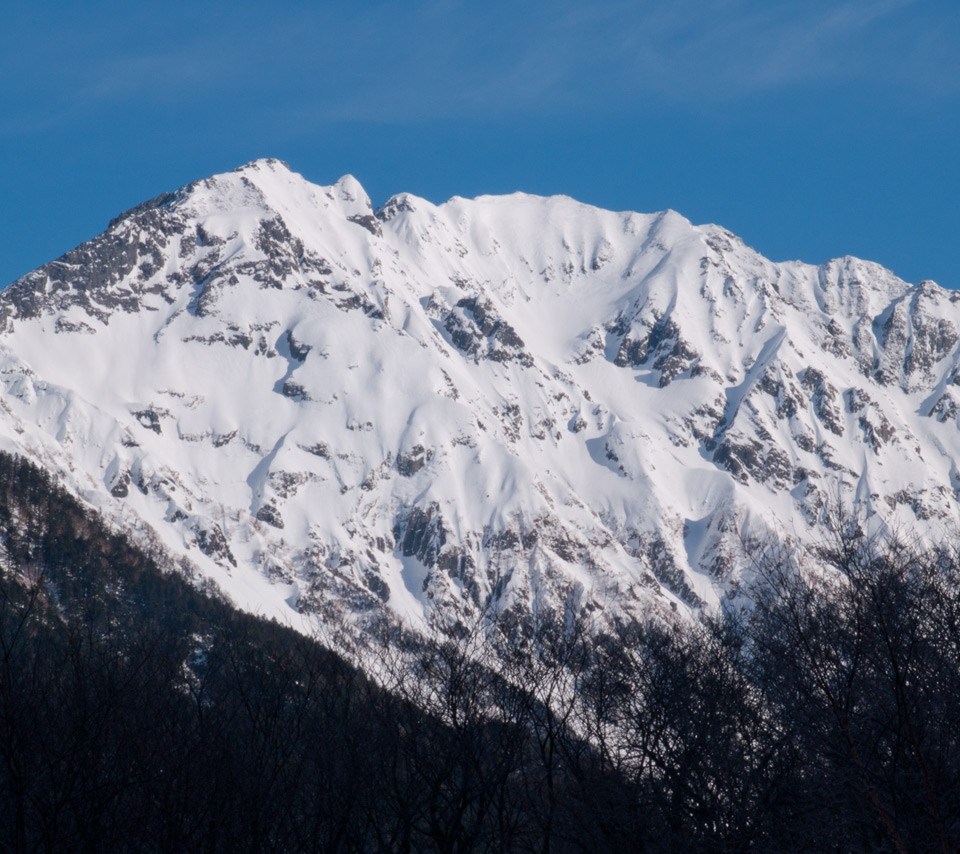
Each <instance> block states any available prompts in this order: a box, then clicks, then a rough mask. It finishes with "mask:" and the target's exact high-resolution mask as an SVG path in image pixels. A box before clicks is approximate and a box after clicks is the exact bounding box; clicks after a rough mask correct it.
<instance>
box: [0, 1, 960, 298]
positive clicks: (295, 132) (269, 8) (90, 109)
mask: <svg viewBox="0 0 960 854" xmlns="http://www.w3.org/2000/svg"><path fill="white" fill-rule="evenodd" d="M958 45H960V3H957V2H956V0H869V2H868V0H834V2H822V0H805V2H778V0H762V2H761V1H760V0H671V2H656V3H654V2H645V0H633V1H632V2H623V0H593V1H592V2H589V3H586V2H570V0H552V2H526V3H524V2H520V0H513V2H501V0H486V2H483V3H479V2H456V0H432V2H417V1H416V0H405V2H399V0H368V2H363V0H354V2H350V3H346V2H345V3H322V2H321V3H317V2H314V3H307V2H283V0H279V2H274V3H271V4H267V3H260V2H243V0H234V2H230V3H226V2H219V0H213V2H205V3H197V2H196V0H193V2H190V3H187V2H180V0H168V2H165V3H163V4H162V5H161V4H159V3H153V2H142V3H135V4H131V3H128V2H123V3H121V2H101V0H89V2H86V3H83V4H74V3H69V4H68V3H65V2H43V0H34V2H30V3H26V2H20V0H4V3H3V4H2V6H0V283H5V282H8V281H11V280H12V279H14V278H16V277H17V276H18V275H21V274H23V273H25V272H27V271H29V270H30V269H32V268H34V267H36V266H38V265H39V264H41V263H43V262H45V261H47V260H50V259H51V258H53V257H55V256H56V255H59V254H60V253H61V252H63V251H65V250H67V249H69V248H70V247H72V246H74V245H75V244H77V243H79V242H81V241H83V240H85V239H87V238H89V237H92V236H94V235H95V234H97V233H98V232H100V231H101V230H103V228H104V227H105V226H106V224H107V222H108V221H109V219H110V218H111V217H113V216H115V215H116V214H117V213H119V212H120V211H122V210H124V209H126V208H128V207H131V206H133V205H135V204H137V203H138V202H140V201H143V200H144V199H146V198H150V197H152V196H155V195H157V194H159V193H161V192H164V191H167V190H172V189H175V188H177V187H178V186H180V185H182V184H184V183H187V182H188V181H191V180H193V179H195V178H200V177H205V176H206V175H209V174H213V173H215V172H220V171H224V170H228V169H231V168H233V167H235V166H238V165H240V164H242V163H244V162H246V161H248V160H252V159H254V158H257V157H264V156H273V157H280V158H282V159H284V160H287V161H288V162H289V163H290V164H291V166H292V167H293V168H294V169H296V170H297V171H298V172H301V173H303V174H304V175H305V176H306V177H307V178H308V179H310V180H312V181H315V182H317V183H332V182H333V181H335V180H336V179H337V178H338V177H340V175H342V174H344V173H346V172H350V173H352V174H354V175H356V176H357V178H359V180H360V181H361V183H362V184H363V185H364V186H365V188H366V189H367V192H368V193H369V194H370V196H371V197H372V198H373V200H374V202H375V203H379V202H383V201H385V200H386V199H387V198H388V197H389V196H390V195H392V194H394V193H396V192H401V191H408V192H412V193H416V194H417V195H421V196H425V197H426V198H428V199H431V200H433V201H437V202H439V201H443V200H444V199H446V198H448V197H449V196H451V195H461V196H472V195H477V194H480V193H501V192H511V191H513V190H524V191H527V192H533V193H544V194H549V193H565V194H567V195H571V196H574V197H576V198H579V199H581V200H583V201H586V202H590V203H592V204H596V205H600V206H603V207H609V208H614V209H631V210H640V211H654V210H660V209H663V208H666V207H671V208H674V209H676V210H679V211H680V212H681V213H683V214H684V215H685V216H687V217H689V218H690V219H692V220H693V221H695V222H719V223H721V224H723V225H725V226H726V227H728V228H730V229H731V230H733V231H735V232H736V233H738V234H739V235H740V236H741V237H743V239H744V240H745V241H746V242H747V243H749V244H751V245H752V246H754V247H756V248H757V249H758V250H760V251H761V252H763V253H764V254H765V255H767V256H769V257H771V258H773V259H774V260H785V259H792V258H800V259H802V260H804V261H810V262H814V263H819V262H822V261H825V260H826V259H828V258H830V257H834V256H837V255H844V254H852V255H859V256H861V257H865V258H869V259H871V260H875V261H879V262H880V263H882V264H884V265H886V266H888V267H890V268H891V269H893V270H894V272H896V273H897V274H898V275H900V276H902V277H903V278H905V279H907V280H909V281H918V280H920V279H925V278H932V279H935V280H936V281H938V282H940V283H941V284H943V285H945V286H949V287H960V264H957V263H956V262H955V260H954V256H955V255H957V254H960V239H958V232H960V207H958V201H957V200H958V197H960V47H958Z"/></svg>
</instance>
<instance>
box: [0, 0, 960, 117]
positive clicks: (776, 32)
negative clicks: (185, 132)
mask: <svg viewBox="0 0 960 854" xmlns="http://www.w3.org/2000/svg"><path fill="white" fill-rule="evenodd" d="M953 5H954V4H953V3H949V4H946V3H941V2H937V0H930V2H923V3H920V2H919V0H842V1H841V2H836V0H833V2H828V0H808V2H805V3H797V2H792V0H791V2H784V0H765V2H763V0H673V2H670V3H667V2H649V0H647V1H646V2H644V0H641V2H637V1H636V0H605V2H597V3H592V4H584V3H582V2H581V0H554V2H551V3H546V2H535V3H530V4H516V3H508V2H504V0H488V2H486V3H483V4H477V3H468V2H465V0H426V2H419V3H410V2H398V0H379V2H371V3H365V4H354V5H352V6H350V7H348V8H346V9H344V8H342V7H341V8H339V9H335V8H331V6H328V5H320V6H319V7H309V6H305V5H304V6H301V5H300V4H290V5H289V6H287V7H281V8H279V10H278V9H271V10H270V14H265V7H263V6H261V5H260V4H257V3H246V4H244V3H240V4H239V5H238V6H237V7H235V8H233V7H232V8H231V14H230V15H225V14H223V12H224V9H217V8H215V7H210V8H211V9H212V11H210V9H207V11H206V12H201V11H198V10H197V9H196V7H194V6H191V7H190V8H189V10H188V7H187V5H186V4H182V6H183V8H178V6H177V5H176V4H175V5H174V6H173V7H171V12H170V14H171V21H174V18H175V16H176V15H178V14H183V16H184V17H183V23H182V24H180V25H179V26H177V25H174V24H173V23H170V25H169V26H167V27H166V28H165V29H163V30H162V31H161V32H159V33H157V32H154V30H153V29H152V28H151V27H150V26H148V24H149V23H150V22H149V21H148V20H147V16H146V15H145V14H140V15H139V16H138V15H136V14H133V13H131V14H129V15H128V17H127V18H125V19H123V20H122V21H121V22H120V24H116V25H113V29H112V30H111V29H110V28H109V27H106V28H103V29H97V25H99V26H101V27H104V26H105V25H104V24H103V22H90V25H89V26H88V27H87V29H86V30H83V29H82V28H81V32H80V33H79V34H75V35H74V37H73V39H72V40H65V39H56V38H55V39H53V40H44V41H43V43H42V44H38V45H37V46H36V51H34V56H35V58H36V59H37V60H38V61H36V62H35V63H33V64H31V65H30V66H29V67H25V66H24V65H23V61H22V58H20V57H15V58H11V54H9V53H8V54H7V58H6V59H0V80H2V82H3V86H2V87H0V132H5V133H23V132H27V131H29V129H31V128H33V129H35V130H45V129H49V128H50V127H51V126H56V125H58V124H60V125H67V124H69V123H70V122H72V121H77V120H79V119H80V118H82V117H83V116H88V115H92V114H95V113H97V111H106V110H112V109H115V108H117V107H124V108H133V109H150V108H151V107H153V108H155V109H157V110H160V111H166V112H169V113H172V114H176V112H177V110H178V108H179V107H180V106H182V105H191V106H195V105H198V104H202V103H206V104H208V105H209V109H210V110H226V109H227V108H228V107H229V106H231V105H235V104H238V103H241V102H243V101H244V100H245V101H246V103H247V104H248V105H249V109H251V110H254V111H258V112H260V113H261V114H262V115H263V117H264V119H265V120H270V121H277V122H287V123H289V125H290V126H291V127H292V128H295V127H303V128H304V129H308V128H309V127H310V126H311V125H315V124H317V123H320V122H327V123H329V122H343V121H373V122H386V123H389V122H399V121H416V120H426V119H450V120H456V119H459V118H466V117H470V118H478V119H483V118H502V117H504V116H509V115H512V114H531V113H532V114H536V113H538V112H542V113H555V112H557V111H564V110H567V111H579V110H592V111H595V112H597V111H599V112H606V113H609V112H611V111H618V110H634V109H636V108H637V107H638V106H639V105H641V104H642V103H643V102H644V101H645V100H646V99H650V98H656V99H660V100H662V101H667V102H675V103H679V104H686V105H696V104H698V103H699V104H708V103H710V104H715V103H717V102H718V101H721V102H722V101H736V100H738V99H743V98H748V97H751V96H754V95H756V94H758V93H761V94H762V93H769V92H776V91H778V90H780V89H784V88H787V87H796V86H814V87H815V86H833V87H836V86H843V85H848V84H851V83H855V84H858V85H867V86H871V85H872V86H876V87H884V86H887V87H889V86H901V87H903V88H905V89H909V90H911V91H916V92H920V93H921V94H923V95H924V96H929V97H937V96H941V97H942V96H944V95H947V96H954V95H956V94H957V92H958V87H960V59H958V57H957V51H956V49H955V44H956V43H957V39H960V10H953ZM932 7H940V9H939V10H936V9H933V8H932ZM204 8H207V7H204ZM188 11H189V12H190V16H187V12H188ZM186 22H190V23H191V24H194V25H193V26H189V27H188V26H186V25H185V24H186ZM145 34H146V35H145ZM0 46H2V45H0ZM25 50H27V51H29V50H30V47H29V46H27V47H26V48H25Z"/></svg>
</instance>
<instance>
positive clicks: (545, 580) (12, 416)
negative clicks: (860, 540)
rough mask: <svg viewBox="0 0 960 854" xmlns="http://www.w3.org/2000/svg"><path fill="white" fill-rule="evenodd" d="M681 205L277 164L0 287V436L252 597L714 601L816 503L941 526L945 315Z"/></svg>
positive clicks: (179, 195) (225, 180)
mask: <svg viewBox="0 0 960 854" xmlns="http://www.w3.org/2000/svg"><path fill="white" fill-rule="evenodd" d="M957 300H958V295H957V294H954V293H951V292H948V291H944V290H942V289H941V288H939V287H937V286H936V285H934V284H931V283H920V284H918V285H912V286H911V285H908V284H906V283H904V282H902V281H901V280H899V279H898V278H896V277H895V276H894V275H893V274H891V273H890V272H888V271H887V270H884V269H883V268H881V267H879V266H877V265H875V264H871V263H867V262H863V261H859V260H856V259H853V258H844V259H839V260H834V261H831V262H829V263H827V264H825V265H823V266H821V267H814V266H810V265H806V264H801V263H799V262H792V263H781V264H775V263H772V262H770V261H768V260H766V259H765V258H763V257H761V256H760V255H758V254H757V253H756V252H755V251H753V250H752V249H750V248H749V247H747V246H745V245H744V244H743V243H742V242H741V241H740V240H739V239H738V238H737V237H735V236H734V235H732V234H730V233H729V232H727V231H725V230H724V229H722V228H719V227H717V226H712V225H710V226H694V225H691V224H690V223H689V222H688V221H687V220H686V219H684V218H683V217H682V216H680V215H679V214H677V213H674V212H672V211H666V212H663V213H658V214H653V215H646V214H637V213H612V212H609V211H603V210H598V209H596V208H592V207H589V206H586V205H583V204H579V203H577V202H575V201H574V200H572V199H569V198H566V197H552V198H540V197H535V196H528V195H523V194H515V195H512V196H505V197H490V196H486V197H480V198H477V199H473V200H467V199H461V198H454V199H451V200H450V201H448V202H446V203H445V204H443V205H440V206H436V205H433V204H431V203H429V202H427V201H424V200H423V199H419V198H416V197H413V196H410V195H399V196H395V197H393V198H392V199H390V200H389V201H388V202H387V203H386V204H385V205H383V207H381V208H378V209H374V208H373V207H372V205H371V202H370V200H369V198H368V197H367V195H366V193H365V192H364V190H363V188H362V187H361V186H360V184H359V183H358V182H357V181H356V180H355V179H353V178H352V177H350V176H346V177H344V178H342V179H341V180H340V181H338V182H337V183H336V184H335V185H333V186H332V187H319V186H315V185H312V184H310V183H308V182H307V181H305V180H304V179H303V178H302V177H301V176H299V175H297V174H295V173H293V172H291V171H290V170H289V169H288V168H287V166H286V165H285V164H282V163H280V162H279V161H275V160H261V161H257V162H255V163H251V164H249V165H247V166H244V167H242V168H241V169H239V170H237V171H235V172H233V173H229V174H224V175H217V176H215V177H213V178H210V179H208V180H204V181H199V182H197V183H195V184H191V185H190V186H187V187H185V188H183V189H181V190H179V191H178V192H176V193H174V194H167V195H164V196H160V197H159V198H157V199H154V200H153V201H151V202H147V203H146V204H143V205H141V206H139V207H137V208H135V209H133V210H131V211H129V212H128V213H126V214H124V215H122V216H120V217H118V218H117V219H116V220H114V221H113V222H112V223H111V224H110V226H109V228H108V229H107V231H106V232H104V233H103V234H102V235H100V236H99V237H97V238H96V239H94V240H92V241H91V242H89V243H86V244H84V245H82V246H80V247H78V248H77V249H75V250H73V251H72V252H69V253H67V254H66V255H64V256H63V257H62V258H60V259H58V260H56V261H54V262H52V263H50V264H48V265H46V266H44V267H42V268H40V269H39V270H37V271H35V272H33V273H31V274H29V275H27V276H25V277H24V278H22V279H20V280H19V281H17V282H15V283H13V284H12V285H10V286H9V287H8V288H6V289H5V290H4V291H2V292H0V380H2V384H0V406H2V412H0V445H2V447H4V448H6V449H10V450H16V451H18V452H20V453H23V454H25V455H27V456H29V457H31V458H33V459H34V460H36V461H38V462H39V463H40V464H42V465H43V466H45V467H46V468H47V469H49V470H50V471H51V472H52V473H54V474H55V475H56V476H57V477H58V478H61V479H62V480H63V482H64V483H65V484H66V485H67V486H68V487H70V488H71V489H73V490H75V491H76V492H77V493H78V494H79V495H81V496H82V497H83V498H84V499H85V500H86V501H88V502H90V503H91V504H92V505H93V506H95V507H97V508H98V509H99V510H100V511H101V512H102V513H103V514H104V516H105V517H106V518H107V519H108V520H110V521H111V522H112V523H113V524H115V525H116V526H118V527H123V528H126V529H129V530H131V531H134V532H136V534H137V536H138V537H139V538H140V539H141V541H143V542H147V543H152V544H156V545H157V546H160V547H162V548H164V549H165V550H166V551H167V552H168V553H169V554H172V555H174V556H177V557H178V559H181V561H182V565H183V567H184V568H185V569H186V570H187V571H191V572H195V573H197V574H198V577H199V578H209V579H211V580H212V581H214V582H215V583H216V584H217V585H218V586H219V587H220V588H221V589H222V590H223V591H225V592H226V593H227V594H228V595H229V596H231V597H232V598H233V600H234V601H235V602H236V603H237V604H238V605H240V606H241V607H244V608H247V609H249V610H253V611H257V612H261V613H264V614H267V615H270V616H278V617H280V618H282V619H285V620H288V621H292V622H294V623H296V622H297V621H298V620H300V619H301V618H300V616H299V615H300V614H307V615H318V616H319V617H320V618H321V619H327V620H329V619H339V618H340V617H341V616H347V617H350V618H352V619H359V620H361V621H363V620H370V619H376V617H377V616H378V615H379V614H382V613H383V609H384V606H386V607H387V608H389V609H392V610H393V611H394V612H396V613H399V614H401V615H403V616H404V617H406V618H407V619H408V620H409V621H411V622H412V623H413V624H423V623H424V622H425V623H427V624H435V625H452V624H456V623H457V622H459V621H461V620H464V619H467V618H470V617H472V615H474V614H476V613H477V611H478V610H479V609H481V608H493V609H495V610H497V611H499V612H501V613H504V614H507V615H517V616H523V615H524V614H526V613H528V612H529V611H530V609H531V608H535V607H537V606H538V605H539V604H543V603H546V604H550V605H556V604H560V603H563V602H573V603H575V604H577V605H578V606H582V607H587V608H590V609H607V610H608V611H609V610H616V609H623V610H626V611H628V612H630V613H633V614H638V615H639V614H643V613H647V612H649V611H650V610H651V609H664V608H674V609H677V608H680V609H682V608H684V607H688V606H689V607H693V608H697V607H700V606H702V605H715V604H717V603H718V602H719V601H720V599H721V598H722V597H724V596H731V595H735V594H736V592H737V590H738V587H739V586H740V584H741V583H742V581H743V579H744V577H745V574H749V566H750V557H751V549H752V548H753V547H754V545H755V544H756V543H758V542H761V541H763V540H764V539H766V538H768V537H770V536H776V537H778V538H780V539H783V540H788V541H792V542H798V543H805V542H814V541H816V540H817V539H819V538H820V537H821V536H822V534H823V524H824V521H825V520H826V519H827V517H828V516H829V515H830V513H832V512H833V508H835V507H836V506H837V505H838V504H845V505H846V506H847V507H848V508H853V507H857V508H858V509H859V510H861V511H862V512H864V513H866V514H869V515H870V516H872V517H873V523H874V524H884V523H885V524H890V525H893V526H895V527H897V528H899V529H900V530H903V529H904V528H906V529H908V530H911V531H916V532H917V533H919V534H921V535H923V536H926V537H929V538H935V537H939V536H941V535H942V534H943V532H944V531H946V530H950V529H953V528H955V527H957V526H958V521H960V505H958V487H960V471H958V460H960V432H958V415H960V409H958V406H960V389H958V388H957V387H956V386H958V385H960V379H958V376H960V373H958V370H960V347H958V340H960V339H958V336H960V305H958V304H957Z"/></svg>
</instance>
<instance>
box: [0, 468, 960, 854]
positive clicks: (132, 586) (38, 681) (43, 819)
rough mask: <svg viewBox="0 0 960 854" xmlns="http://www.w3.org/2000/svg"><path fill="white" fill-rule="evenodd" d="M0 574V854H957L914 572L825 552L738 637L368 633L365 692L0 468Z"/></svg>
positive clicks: (955, 804)
mask: <svg viewBox="0 0 960 854" xmlns="http://www.w3.org/2000/svg"><path fill="white" fill-rule="evenodd" d="M0 546H2V549H0V566H2V572H0V851H15V852H34V851H36V852H54V851H71V852H73V851H89V852H99V851H110V852H114V851H118V852H124V851H129V852H141V851H144V852H193V851H196V852H220V851H223V852H244V851H251V852H253V851H258V852H259V851H263V852H374V851H399V852H413V851H417V852H419V851H435V852H473V851H476V852H495V851H496V852H514V851H516V852H555V853H556V852H571V851H589V852H604V851H610V852H630V851H637V852H781V851H783V852H821V851H822V852H861V851H862V852H885V851H890V852H907V851H909V852H926V851H931V852H933V851H937V852H951V851H956V850H957V844H958V837H960V708H958V707H960V570H958V562H957V561H956V560H955V559H954V557H953V556H952V555H950V554H948V553H946V552H943V551H940V552H937V553H934V554H931V553H929V552H924V551H921V550H918V549H909V548H905V547H902V546H899V545H897V544H894V543H890V542H887V543H885V544H878V543H875V542H871V541H869V540H868V539H866V538H864V537H863V536H862V535H861V534H860V533H859V532H858V531H856V530H853V531H852V532H849V533H845V534H844V533H839V534H838V535H837V541H836V544H835V546H834V547H833V548H831V549H829V550H826V551H825V552H824V553H823V555H821V559H820V560H819V561H818V567H820V568H818V569H817V570H816V571H814V570H810V571H800V572H798V571H796V568H794V567H790V566H789V565H788V563H789V562H788V561H787V560H780V559H777V558H775V557H767V558H766V559H763V560H762V561H761V563H760V582H759V584H758V587H757V589H756V590H755V591H753V594H752V601H753V602H754V603H755V604H754V605H753V607H752V608H751V609H750V610H749V611H748V612H745V613H744V614H741V615H737V614H727V615H725V616H724V618H723V619H722V620H715V621H705V622H703V623H698V624H689V625H688V624H685V623H682V624H680V625H677V626H670V625H665V624H648V625H646V626H638V625H622V626H618V627H616V628H614V629H611V630H609V631H606V632H603V633H600V632H598V631H597V629H596V627H592V626H587V625H585V624H584V622H583V621H582V620H577V619H570V618H566V619H562V620H560V619H558V620H556V621H551V620H543V621H542V622H541V623H538V624H536V625H532V626H513V627H512V629H511V631H510V632H509V635H508V633H507V632H506V629H505V627H497V626H495V625H493V626H491V625H490V623H489V622H487V623H484V624H480V625H478V627H477V630H476V631H475V632H472V633H465V634H464V635H462V636H459V637H457V638H451V639H448V640H446V641H444V642H438V643H435V644H431V645H423V644H421V645H414V644H411V643H409V642H407V641H404V639H403V638H402V637H400V636H399V635H394V636H392V637H390V638H388V639H386V640H385V642H384V643H383V645H382V646H381V647H379V648H378V649H376V650H373V651H371V652H370V653H369V656H371V657H369V658H368V660H367V661H366V662H365V666H366V667H368V668H372V669H373V670H375V671H376V680H371V679H368V678H367V677H365V676H364V675H363V674H362V673H361V672H360V671H359V670H358V669H356V668H354V667H352V666H350V665H349V664H347V663H346V662H344V661H343V660H342V659H341V658H339V657H337V656H336V655H334V654H333V653H331V652H329V651H328V650H326V649H324V648H323V647H322V646H320V645H319V644H317V643H315V642H313V641H311V640H310V639H307V638H304V637H302V636H300V635H298V634H296V633H294V632H292V631H289V630H287V629H285V628H283V627H281V626H278V625H276V624H274V623H268V622H265V621H262V620H258V619H256V618H254V617H251V616H248V615H243V614H239V613H237V612H235V611H233V610H232V609H231V608H229V607H228V606H227V605H226V604H224V603H222V602H220V601H218V600H217V599H215V598H211V597H208V596H204V595H202V594H201V593H199V592H197V591H196V590H195V589H194V588H193V587H191V586H190V585H189V584H188V583H186V582H185V581H183V580H182V579H181V578H179V577H178V576H176V575H173V574H164V573H162V572H161V571H160V570H159V569H158V568H157V566H155V565H154V563H153V562H152V561H151V560H150V559H149V558H148V557H146V556H145V555H143V554H142V553H141V552H139V551H137V550H136V549H134V548H133V547H132V546H131V545H130V544H129V543H127V542H126V541H125V540H124V539H123V538H122V537H118V536H115V535H112V534H110V533H109V532H108V531H107V530H106V529H105V528H104V526H103V525H102V524H101V523H100V521H99V520H98V519H97V518H96V517H95V516H92V515H91V514H89V512H88V511H86V510H84V509H83V508H82V507H81V506H80V505H78V504H77V503H76V502H75V501H73V500H72V499H71V498H70V497H69V496H67V495H66V494H64V493H63V492H62V491H60V490H58V489H57V488H56V487H55V486H54V485H53V484H51V482H50V480H49V478H48V477H47V476H46V475H45V474H44V473H43V472H41V471H40V470H38V469H36V468H34V467H33V466H31V465H29V464H27V463H25V462H23V461H22V460H20V459H17V458H14V457H9V456H6V455H2V454H0ZM823 567H826V569H822V568H823ZM385 689H389V690H385Z"/></svg>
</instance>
